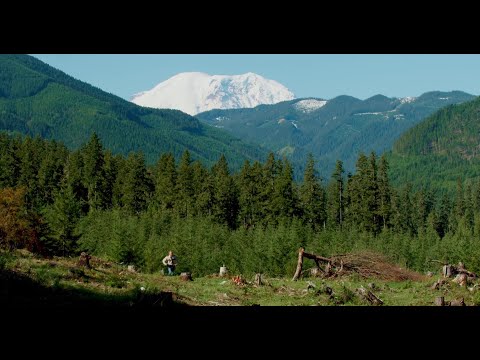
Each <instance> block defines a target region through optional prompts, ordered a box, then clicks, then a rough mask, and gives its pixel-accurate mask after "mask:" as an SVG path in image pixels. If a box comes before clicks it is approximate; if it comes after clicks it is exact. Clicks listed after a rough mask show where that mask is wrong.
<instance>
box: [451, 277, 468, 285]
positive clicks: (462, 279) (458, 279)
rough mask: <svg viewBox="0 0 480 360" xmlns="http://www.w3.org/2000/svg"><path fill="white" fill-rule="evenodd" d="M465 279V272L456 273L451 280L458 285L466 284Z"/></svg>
mask: <svg viewBox="0 0 480 360" xmlns="http://www.w3.org/2000/svg"><path fill="white" fill-rule="evenodd" d="M467 280H468V276H467V274H458V275H457V276H456V277H455V279H453V281H454V282H456V283H457V284H458V285H460V286H467Z"/></svg>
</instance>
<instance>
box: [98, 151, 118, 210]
mask: <svg viewBox="0 0 480 360" xmlns="http://www.w3.org/2000/svg"><path fill="white" fill-rule="evenodd" d="M118 158H119V156H114V155H113V154H112V152H111V151H109V150H107V151H106V152H105V155H104V164H103V174H104V176H103V183H102V185H101V188H102V190H103V194H102V195H103V208H104V209H111V208H112V207H113V205H114V196H113V194H114V187H115V183H116V180H117V176H118Z"/></svg>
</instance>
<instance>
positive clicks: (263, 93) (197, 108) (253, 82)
mask: <svg viewBox="0 0 480 360" xmlns="http://www.w3.org/2000/svg"><path fill="white" fill-rule="evenodd" d="M294 98H295V96H294V94H293V93H292V92H291V91H290V90H288V89H287V88H286V87H285V86H283V85H282V84H280V83H279V82H277V81H274V80H270V79H266V78H264V77H263V76H261V75H258V74H255V73H253V72H247V73H245V74H242V75H209V74H207V73H203V72H183V73H179V74H176V75H175V76H172V77H171V78H169V79H167V80H165V81H163V82H161V83H160V84H158V85H156V86H155V87H153V88H152V89H151V90H147V91H143V92H140V93H137V94H135V95H134V96H133V97H132V100H131V101H132V102H134V103H135V104H137V105H141V106H147V107H153V108H159V109H161V108H169V109H177V110H181V111H183V112H186V113H187V114H190V115H196V114H198V113H200V112H204V111H208V110H212V109H238V108H252V107H255V106H258V105H261V104H275V103H278V102H281V101H285V100H292V99H294Z"/></svg>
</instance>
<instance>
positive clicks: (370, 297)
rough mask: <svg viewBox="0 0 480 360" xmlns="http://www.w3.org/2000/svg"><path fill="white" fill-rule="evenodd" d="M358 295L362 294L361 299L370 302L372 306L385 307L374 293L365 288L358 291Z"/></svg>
mask: <svg viewBox="0 0 480 360" xmlns="http://www.w3.org/2000/svg"><path fill="white" fill-rule="evenodd" d="M357 293H358V294H360V297H361V298H362V299H363V300H365V301H367V302H369V303H370V304H371V305H376V306H377V305H383V301H382V300H380V299H379V298H378V297H377V296H375V294H374V293H372V292H371V291H368V290H367V289H365V288H364V287H363V286H362V287H360V288H359V289H357Z"/></svg>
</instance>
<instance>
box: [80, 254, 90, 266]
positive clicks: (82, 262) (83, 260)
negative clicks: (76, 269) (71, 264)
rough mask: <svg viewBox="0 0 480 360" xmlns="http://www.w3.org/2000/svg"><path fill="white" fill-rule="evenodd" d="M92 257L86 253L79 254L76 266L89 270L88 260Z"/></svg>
mask: <svg viewBox="0 0 480 360" xmlns="http://www.w3.org/2000/svg"><path fill="white" fill-rule="evenodd" d="M91 258H92V257H91V256H90V255H88V254H87V253H86V252H82V253H81V254H80V259H79V260H78V266H85V267H86V268H87V269H91V268H92V267H91V266H90V259H91Z"/></svg>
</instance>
